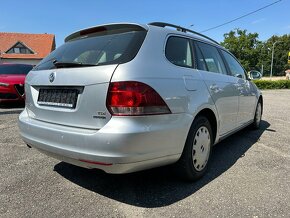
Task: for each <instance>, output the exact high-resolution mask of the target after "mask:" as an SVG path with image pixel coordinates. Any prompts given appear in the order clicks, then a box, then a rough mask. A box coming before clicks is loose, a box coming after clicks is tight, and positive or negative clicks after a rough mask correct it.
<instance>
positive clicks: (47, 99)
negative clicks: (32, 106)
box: [37, 89, 79, 108]
mask: <svg viewBox="0 0 290 218" xmlns="http://www.w3.org/2000/svg"><path fill="white" fill-rule="evenodd" d="M78 94H79V91H78V90H77V89H39V95H38V100H37V103H38V104H39V105H46V106H55V107H66V108H75V107H76V103H77V98H78Z"/></svg>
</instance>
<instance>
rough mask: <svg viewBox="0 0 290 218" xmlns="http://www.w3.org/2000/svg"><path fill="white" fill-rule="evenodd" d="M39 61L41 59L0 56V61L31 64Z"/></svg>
mask: <svg viewBox="0 0 290 218" xmlns="http://www.w3.org/2000/svg"><path fill="white" fill-rule="evenodd" d="M40 61H41V59H10V58H9V59H6V58H1V59H0V63H17V64H32V65H36V64H38V63H39V62H40Z"/></svg>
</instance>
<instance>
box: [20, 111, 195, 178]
mask: <svg viewBox="0 0 290 218" xmlns="http://www.w3.org/2000/svg"><path fill="white" fill-rule="evenodd" d="M191 120H192V118H191V117H189V116H188V115H186V114H171V115H157V116H150V117H112V118H111V120H110V121H109V122H108V123H107V124H106V125H105V126H104V127H103V128H101V129H100V130H91V129H83V128H75V127H68V126H62V125H57V124H51V123H47V122H42V121H38V120H35V119H31V118H30V117H29V116H28V114H27V112H26V110H24V111H23V112H22V113H21V114H20V116H19V128H20V134H21V136H22V138H23V140H24V141H25V142H26V143H27V144H28V145H30V146H32V147H34V148H37V149H39V150H40V151H42V152H43V153H46V154H48V155H49V156H52V157H55V158H57V159H59V160H62V161H65V162H68V163H71V164H74V165H78V166H81V167H86V168H98V169H102V170H104V171H105V172H108V173H128V172H134V171H139V170H143V169H149V168H153V167H157V166H161V165H166V164H170V163H173V162H175V161H177V160H178V159H179V157H180V155H181V153H182V150H183V146H184V144H185V140H186V136H187V133H188V129H189V126H190V124H191ZM80 160H86V161H87V162H83V161H80ZM89 162H98V163H101V164H95V163H89Z"/></svg>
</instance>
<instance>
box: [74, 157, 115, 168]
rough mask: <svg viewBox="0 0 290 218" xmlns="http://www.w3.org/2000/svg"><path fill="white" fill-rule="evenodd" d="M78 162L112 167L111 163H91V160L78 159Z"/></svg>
mask: <svg viewBox="0 0 290 218" xmlns="http://www.w3.org/2000/svg"><path fill="white" fill-rule="evenodd" d="M79 161H81V162H85V163H90V164H96V165H102V166H111V165H113V164H112V163H103V162H97V161H91V160H83V159H79Z"/></svg>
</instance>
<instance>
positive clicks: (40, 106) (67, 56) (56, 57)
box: [25, 24, 146, 129]
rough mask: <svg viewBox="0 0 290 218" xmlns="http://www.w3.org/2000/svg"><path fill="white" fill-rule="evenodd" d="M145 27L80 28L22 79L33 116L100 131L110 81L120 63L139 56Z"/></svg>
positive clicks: (105, 112)
mask: <svg viewBox="0 0 290 218" xmlns="http://www.w3.org/2000/svg"><path fill="white" fill-rule="evenodd" d="M145 36H146V29H144V28H143V27H141V26H138V25H134V24H111V25H105V26H99V27H93V28H90V29H86V30H82V31H79V32H76V33H73V34H72V35H70V36H68V37H67V38H66V43H65V44H63V45H62V46H60V47H59V48H57V49H56V50H55V51H54V52H52V53H51V54H50V55H49V56H47V57H46V58H45V59H43V60H42V61H41V62H40V63H39V64H38V65H37V66H36V67H35V68H34V70H32V71H31V72H30V73H29V74H28V76H27V77H26V84H25V88H26V108H27V111H28V114H29V116H30V117H31V118H33V119H37V120H41V121H45V122H50V123H55V124H60V125H66V126H73V127H81V128H89V129H100V128H102V127H103V126H104V125H105V124H106V123H107V122H108V121H109V119H110V118H111V115H110V113H109V112H108V110H107V108H106V97H107V90H108V87H109V82H110V80H111V77H112V75H113V73H114V71H115V69H116V68H117V67H118V65H119V64H122V63H126V62H129V61H130V60H132V59H133V58H134V57H135V56H136V55H137V53H138V51H139V49H140V47H141V45H142V43H143V41H144V38H145Z"/></svg>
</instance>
